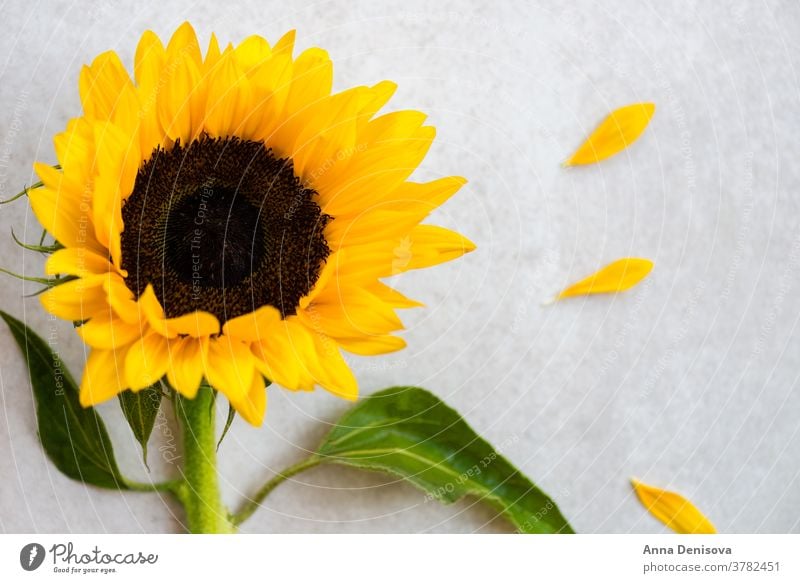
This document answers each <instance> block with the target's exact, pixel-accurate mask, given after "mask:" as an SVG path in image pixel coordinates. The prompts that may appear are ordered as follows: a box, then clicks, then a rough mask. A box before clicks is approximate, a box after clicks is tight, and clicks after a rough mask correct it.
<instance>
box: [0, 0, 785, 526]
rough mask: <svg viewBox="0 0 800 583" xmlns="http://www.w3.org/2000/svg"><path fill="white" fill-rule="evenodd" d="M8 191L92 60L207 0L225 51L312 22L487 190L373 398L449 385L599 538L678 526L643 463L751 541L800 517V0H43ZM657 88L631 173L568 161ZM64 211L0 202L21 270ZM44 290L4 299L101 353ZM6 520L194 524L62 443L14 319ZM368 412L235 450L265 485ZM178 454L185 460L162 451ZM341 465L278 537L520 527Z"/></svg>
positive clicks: (126, 52)
mask: <svg viewBox="0 0 800 583" xmlns="http://www.w3.org/2000/svg"><path fill="white" fill-rule="evenodd" d="M2 14H3V18H2V25H0V26H1V27H2V29H0V49H1V50H0V98H1V99H2V101H1V103H2V108H0V154H2V155H0V197H2V198H5V197H7V196H9V195H11V194H13V193H16V192H17V191H18V190H19V189H20V187H21V186H22V185H23V184H25V183H30V182H31V181H32V180H34V178H33V176H32V172H31V162H32V161H33V160H34V159H38V160H43V161H53V160H54V155H53V151H52V145H51V136H52V135H53V134H54V133H56V132H57V131H60V130H61V129H62V128H63V126H64V124H65V122H66V121H67V119H68V118H69V117H72V116H74V115H77V114H78V112H79V102H78V96H77V76H78V71H79V69H80V66H81V65H82V64H83V63H86V62H88V61H90V60H91V59H92V58H93V57H94V56H95V55H96V54H97V53H99V52H101V51H104V50H106V49H109V48H113V49H115V50H117V51H118V52H119V53H120V55H121V57H122V59H123V61H124V62H125V63H126V64H127V65H128V66H131V64H132V58H133V51H134V49H135V46H136V42H137V40H138V37H139V36H140V34H141V33H142V31H144V30H145V29H147V28H152V29H154V30H155V31H156V32H158V33H159V34H160V35H162V38H164V37H165V36H167V35H169V34H170V33H171V32H172V30H173V29H174V28H175V27H176V26H177V25H178V24H179V23H180V22H181V21H182V20H184V19H187V18H188V19H191V20H192V21H193V23H194V24H195V26H196V28H197V30H198V34H199V35H200V37H201V42H202V43H205V42H207V39H208V36H209V34H210V33H211V32H212V31H216V32H217V34H218V36H219V38H220V39H221V40H222V41H224V42H227V41H229V40H230V41H239V40H241V39H243V38H244V37H245V36H247V35H248V34H251V33H258V34H261V35H263V36H266V37H267V38H269V39H272V40H275V39H277V37H278V36H280V35H281V34H282V33H283V32H285V31H286V30H287V29H289V28H297V30H298V47H299V48H305V47H308V46H312V45H319V46H322V47H324V48H326V49H327V50H328V51H330V53H331V56H332V58H333V59H334V63H335V85H336V87H337V88H339V89H342V88H346V87H348V86H351V85H354V84H363V83H371V82H375V81H378V80H381V79H393V80H395V81H397V82H399V84H400V89H399V91H398V93H397V96H396V98H395V99H394V100H393V101H392V103H391V107H392V108H402V107H413V108H418V109H422V110H425V111H427V112H429V114H430V121H431V123H432V124H434V125H435V126H437V128H438V138H437V141H436V143H435V145H434V147H433V149H432V151H431V154H430V155H429V157H428V158H427V160H426V162H425V164H424V167H423V168H422V170H421V171H420V173H419V174H418V176H419V177H420V178H432V177H435V176H440V175H444V174H462V175H464V176H467V177H468V178H469V179H470V184H469V185H468V186H467V187H466V188H465V189H464V190H463V191H462V194H460V195H459V196H457V197H455V198H454V199H453V200H452V201H451V202H450V203H448V204H447V205H446V207H445V208H443V209H442V210H441V211H440V212H438V214H437V215H436V217H435V218H436V220H437V221H438V222H439V223H440V224H445V225H448V226H453V227H457V228H458V230H459V231H461V232H463V233H464V234H466V235H467V236H469V237H470V238H471V239H473V240H474V241H475V242H476V243H477V244H478V246H479V249H478V251H477V252H476V253H474V254H472V255H470V256H468V257H467V258H465V259H463V260H460V261H458V262H455V263H452V264H448V265H445V266H443V267H441V268H438V269H436V270H434V271H427V272H418V273H413V274H409V275H407V276H403V279H401V280H399V281H398V282H397V285H399V286H400V287H401V288H402V289H404V290H406V291H407V292H409V293H410V295H411V296H412V297H415V298H418V299H421V300H422V301H424V302H426V304H427V306H428V307H427V309H424V310H416V311H412V312H406V314H405V321H406V323H407V326H408V330H407V332H406V333H405V337H406V338H407V340H408V343H409V348H408V349H406V350H405V351H403V352H401V353H398V354H395V355H390V356H387V357H383V358H372V359H356V358H354V359H352V363H353V366H354V367H355V369H356V372H357V375H358V377H359V379H360V382H361V386H362V391H363V393H364V394H368V393H370V392H372V391H374V390H377V389H380V388H382V387H385V386H388V385H391V384H397V383H414V384H418V385H422V386H425V387H428V388H430V389H431V390H433V391H434V392H436V393H437V394H438V395H440V396H441V397H442V398H444V399H445V400H446V401H447V402H448V403H450V404H452V405H453V406H454V407H456V408H457V409H458V410H459V411H460V412H462V413H463V415H464V416H465V417H466V418H467V420H468V421H469V422H470V423H471V424H472V425H473V426H474V427H475V428H476V429H477V430H478V431H479V432H481V433H482V434H483V435H485V436H486V437H487V438H488V439H489V440H491V441H492V442H494V443H495V444H500V445H502V446H503V447H502V450H503V451H504V453H505V454H506V455H507V456H508V457H510V458H511V460H512V461H513V462H515V463H516V464H518V465H519V466H520V467H521V468H522V469H523V470H524V471H525V472H526V473H527V474H528V475H530V476H531V477H532V478H533V479H534V480H535V481H537V482H538V483H539V484H540V485H541V486H542V487H543V488H544V489H545V490H546V491H547V492H549V493H550V494H551V495H552V496H553V497H555V498H556V500H557V501H558V503H559V504H560V505H561V507H562V509H563V511H564V513H565V515H566V516H567V517H568V518H569V519H570V520H571V522H572V523H573V525H574V526H575V528H576V530H578V531H580V532H632V531H633V532H660V531H662V530H663V527H662V526H661V525H660V524H658V523H657V522H656V521H654V520H653V519H652V518H650V517H649V516H648V515H647V514H646V513H645V511H644V510H643V509H642V508H641V507H640V505H639V504H638V503H637V501H636V500H635V499H634V497H633V496H632V494H631V490H630V487H629V485H628V478H629V477H630V476H638V477H640V478H642V479H644V480H646V481H649V482H652V483H654V484H658V485H661V486H665V487H666V486H670V487H673V488H675V489H678V490H680V491H681V492H683V493H684V494H686V495H688V496H690V497H691V498H692V499H693V500H694V501H695V502H696V503H697V504H698V505H699V507H700V508H702V509H703V510H704V511H705V512H706V514H707V515H708V516H709V517H710V518H711V519H712V521H714V522H715V523H716V525H717V526H718V528H719V530H720V531H723V532H800V522H799V520H800V480H798V472H800V459H799V456H798V450H800V434H799V432H798V426H799V425H800V424H799V423H798V419H799V418H800V392H798V390H797V386H798V372H800V371H799V370H798V366H797V364H798V356H797V355H798V350H800V335H798V334H795V329H796V325H797V322H798V316H799V315H800V296H799V295H798V291H799V290H800V277H799V275H800V274H798V270H799V269H800V265H799V264H798V262H800V230H798V222H800V216H798V207H799V206H800V203H799V202H798V201H800V170H798V169H799V168H800V164H799V163H798V159H797V158H798V147H797V144H798V134H800V116H799V115H798V114H799V113H800V107H799V106H800V103H799V101H800V98H799V95H800V92H799V91H798V89H799V88H800V84H799V83H798V72H797V70H796V66H797V64H798V58H800V50H799V46H798V33H800V5H798V4H797V2H793V1H789V0H787V1H785V2H772V1H770V2H761V1H754V2H740V3H738V4H736V3H727V2H687V1H679V0H673V1H667V2H647V3H645V2H634V1H632V0H631V1H630V2H616V1H615V2H602V3H600V2H589V1H583V0H578V1H575V2H568V3H565V2H560V1H553V2H516V3H513V2H488V1H486V2H479V1H473V2H460V3H457V2H431V1H430V0H423V1H411V2H409V1H404V2H397V3H391V2H374V1H352V0H347V1H341V0H337V1H333V2H291V3H289V2H285V1H284V2H273V1H263V0H260V1H258V2H230V3H229V2H225V3H221V2H206V3H197V2H188V1H177V2H169V3H167V2H164V1H163V0H162V1H158V2H152V1H140V2H135V3H130V5H129V6H127V7H124V8H123V7H122V6H120V5H119V4H118V3H116V2H111V1H110V0H109V1H103V2H66V1H59V2H38V3H37V2H27V1H25V2H23V1H21V0H13V1H12V2H6V3H3V5H2ZM645 100H647V101H654V102H655V103H656V104H657V111H656V115H655V117H654V119H653V122H652V123H651V125H650V127H649V129H648V130H647V132H646V134H645V135H644V137H643V138H642V139H641V140H640V141H639V142H637V143H636V144H635V146H634V147H632V148H630V149H629V151H627V152H625V153H623V154H622V155H620V156H617V157H616V158H614V159H612V160H609V161H607V162H604V163H603V164H601V165H598V166H594V167H587V168H580V169H563V168H561V167H560V162H561V161H562V160H563V159H565V158H566V157H567V156H568V155H569V154H570V153H571V152H572V150H573V149H574V148H575V147H576V146H577V145H578V144H579V143H580V142H581V141H582V140H583V138H584V136H585V135H586V134H587V132H588V131H589V130H590V129H591V128H592V127H593V126H595V125H596V124H597V123H598V122H599V121H600V120H601V119H602V118H603V117H604V115H605V114H606V113H608V112H609V111H610V110H612V109H614V108H615V107H618V106H621V105H625V104H628V103H632V102H636V101H645ZM12 226H13V227H14V229H15V232H16V233H17V234H18V235H20V236H22V237H24V238H25V239H27V240H34V239H35V238H37V237H38V225H37V223H36V221H35V219H34V218H33V217H32V215H31V214H30V212H29V211H27V209H26V203H25V202H23V201H20V202H19V203H16V204H14V205H10V206H5V207H1V208H0V233H1V235H0V258H1V259H0V263H2V266H4V267H8V268H11V269H16V270H19V271H24V272H25V273H28V274H33V275H38V274H39V273H40V270H41V264H42V260H41V258H39V257H38V256H36V255H35V254H31V253H22V252H20V250H19V249H18V248H17V247H16V246H15V245H14V244H13V243H12V241H11V238H10V228H11V227H12ZM628 255H636V256H644V257H649V258H651V259H653V260H654V261H655V265H656V267H655V270H654V272H653V273H652V275H651V277H650V278H649V279H648V280H647V281H646V283H645V284H644V285H642V286H640V287H638V288H636V289H635V290H633V291H631V292H629V293H627V294H624V295H620V296H617V297H613V296H609V297H594V298H589V299H576V300H571V301H566V302H563V303H560V304H556V305H551V306H543V305H542V302H543V301H544V300H546V299H547V298H548V297H549V296H551V295H552V294H553V293H554V292H556V291H557V290H558V289H559V288H561V287H562V286H564V285H565V284H567V283H570V282H572V281H574V280H576V279H578V278H580V277H583V276H584V275H587V274H588V273H590V272H592V271H593V270H594V269H595V268H597V267H598V266H600V265H602V264H604V263H606V262H608V261H611V260H614V259H616V258H619V257H623V256H628ZM34 289H35V286H30V285H24V286H23V285H21V284H20V283H19V282H17V281H16V280H12V279H9V278H2V279H0V306H2V308H3V309H5V310H7V311H8V312H10V313H12V314H14V315H15V316H17V317H24V318H25V319H26V321H27V322H28V324H29V325H30V326H32V327H33V328H34V329H35V330H37V331H38V332H39V333H41V334H43V335H48V334H50V333H51V332H52V331H56V332H57V333H58V334H59V336H58V338H59V341H58V347H59V349H60V350H61V352H62V353H63V355H64V356H65V358H66V360H67V361H68V362H69V363H70V365H71V366H72V368H73V370H74V371H75V372H76V374H78V373H79V370H80V368H81V367H82V363H83V360H84V358H85V354H84V348H83V346H82V345H81V343H80V341H79V340H78V338H77V337H75V336H74V335H73V333H72V331H71V326H70V325H69V324H68V323H64V322H54V321H51V320H50V319H49V317H48V316H46V315H45V314H44V313H43V311H42V310H41V309H40V307H39V304H38V302H37V300H35V299H23V298H22V295H23V293H30V292H32V291H34ZM0 387H1V388H2V401H0V410H1V411H2V414H0V476H1V478H0V530H2V531H5V532H31V531H40V532H54V531H55V532H58V531H69V532H96V531H97V532H154V531H158V532H160V531H166V532H174V531H177V530H178V529H179V525H178V524H177V520H178V517H179V516H180V514H179V512H178V510H179V509H178V508H176V507H175V506H174V505H172V504H171V503H170V502H169V501H168V500H166V499H164V500H162V499H160V498H159V497H158V496H155V495H149V494H125V495H120V494H118V493H113V492H105V491H97V490H95V489H92V488H86V487H84V486H82V485H81V484H79V483H76V482H72V481H69V480H67V479H66V478H64V477H63V476H62V475H61V474H59V473H58V471H56V470H55V469H54V467H53V466H52V465H51V464H50V463H49V462H48V461H47V460H46V459H45V458H44V456H43V454H42V452H41V450H40V447H39V446H38V443H37V440H36V435H35V425H34V413H33V410H32V401H31V394H30V390H29V387H28V381H27V375H26V372H25V368H24V366H23V363H22V358H21V356H20V354H19V352H18V351H17V349H16V347H15V346H14V344H13V342H12V340H11V337H10V335H9V334H8V332H7V331H6V330H5V329H2V330H0ZM346 406H347V405H346V403H344V402H342V401H339V400H337V399H336V398H334V397H332V396H330V395H328V394H326V393H325V392H322V391H317V392H315V393H310V394H293V393H288V392H286V391H283V390H281V389H279V388H271V389H270V391H269V407H268V413H267V420H266V423H265V425H264V427H263V428H261V429H254V428H251V427H248V426H246V425H245V424H244V423H243V422H241V421H238V422H237V423H236V424H235V425H234V428H233V430H232V432H231V434H230V436H229V437H228V439H227V441H226V442H225V443H224V445H223V447H222V464H221V471H222V474H223V480H224V489H225V499H226V500H227V501H228V502H230V503H235V502H236V501H238V500H239V499H240V498H241V497H242V496H243V495H244V494H245V493H247V492H252V491H253V489H254V488H255V487H256V486H257V485H258V484H260V483H261V482H262V481H263V480H264V479H265V478H266V477H268V476H270V475H272V473H274V472H275V471H277V470H279V469H280V468H282V467H284V466H286V465H288V464H290V463H292V462H293V461H296V460H298V459H299V458H300V457H301V456H302V455H303V452H304V451H305V450H307V449H309V448H312V447H314V446H315V444H316V443H317V442H318V440H319V439H320V437H321V436H322V435H323V433H324V432H325V430H326V428H327V424H328V423H330V422H331V421H333V420H335V419H336V417H337V416H338V415H339V414H340V413H341V412H342V411H344V409H345V408H346ZM101 411H102V413H103V414H104V416H105V417H106V418H107V419H108V420H109V427H110V430H111V432H112V434H113V438H114V440H115V444H116V447H117V450H118V456H119V458H120V463H121V465H122V466H123V468H124V469H125V471H126V472H127V473H128V474H130V475H131V476H134V477H138V478H145V477H146V475H147V474H146V470H145V469H144V467H143V466H142V464H141V462H140V461H139V458H138V455H137V449H136V445H135V443H134V442H133V439H132V438H131V436H130V434H129V432H128V431H127V428H126V427H125V426H124V424H123V423H122V421H121V416H120V413H119V411H118V406H117V404H116V403H115V402H112V403H109V404H107V405H105V406H103V407H101ZM155 433H156V441H155V443H154V444H153V448H152V449H151V452H150V456H151V460H152V463H151V465H152V466H153V475H155V476H157V477H158V476H165V475H168V474H169V473H170V471H174V468H171V467H170V464H169V463H167V462H166V461H165V460H164V459H163V457H162V456H159V451H158V449H157V446H158V445H159V443H161V444H162V445H163V444H164V442H165V441H169V435H168V434H167V433H165V431H164V430H163V429H157V430H156V432H155ZM391 482H392V480H388V479H384V478H382V477H380V476H377V475H368V474H362V473H359V472H357V471H349V470H345V469H336V468H320V469H315V470H312V471H311V472H309V473H307V474H304V475H301V476H299V477H298V478H296V479H295V480H294V482H293V483H287V484H285V485H283V486H281V487H280V488H279V489H278V490H277V491H275V493H274V494H273V496H272V497H271V498H269V499H268V501H267V505H266V507H265V508H264V509H262V510H260V511H259V512H258V513H257V514H256V516H255V517H254V518H253V519H252V521H251V522H249V523H248V524H247V525H246V528H245V530H247V531H253V532H474V531H490V532H503V531H507V530H509V527H508V525H507V524H506V523H505V522H503V521H502V520H494V517H493V514H492V513H491V512H490V511H488V510H486V509H484V508H483V507H479V506H477V505H475V504H474V503H473V502H472V501H468V502H463V503H459V504H456V505H454V506H451V507H443V506H439V505H438V504H436V503H426V502H425V499H424V496H423V494H421V493H420V492H418V491H417V490H415V489H414V488H412V487H411V486H408V485H404V484H399V483H391Z"/></svg>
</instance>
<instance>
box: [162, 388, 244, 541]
mask: <svg viewBox="0 0 800 583" xmlns="http://www.w3.org/2000/svg"><path fill="white" fill-rule="evenodd" d="M176 405H177V406H176V411H177V415H178V420H179V422H180V425H181V432H182V435H183V456H184V465H183V474H184V480H185V487H184V488H183V491H182V492H181V494H180V496H179V498H180V500H181V502H182V503H183V506H184V509H185V510H186V518H187V522H188V529H189V532H192V533H205V534H210V533H230V532H235V530H236V529H235V527H234V526H233V524H231V522H230V520H229V519H228V511H227V510H226V509H225V507H224V506H223V504H222V499H221V498H220V492H219V478H218V476H217V451H216V438H215V435H214V418H215V409H216V408H215V406H214V390H213V389H212V388H211V387H209V386H206V385H203V386H201V387H200V390H199V391H198V392H197V396H196V397H195V398H194V399H188V398H186V397H183V396H179V397H178V398H177V400H176Z"/></svg>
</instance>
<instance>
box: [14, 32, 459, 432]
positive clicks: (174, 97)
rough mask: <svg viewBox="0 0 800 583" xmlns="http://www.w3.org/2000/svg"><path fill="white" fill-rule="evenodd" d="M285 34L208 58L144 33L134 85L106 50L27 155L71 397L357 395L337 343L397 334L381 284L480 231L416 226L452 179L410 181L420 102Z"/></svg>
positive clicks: (186, 35)
mask: <svg viewBox="0 0 800 583" xmlns="http://www.w3.org/2000/svg"><path fill="white" fill-rule="evenodd" d="M293 48H294V32H290V33H288V34H286V35H285V36H283V37H282V38H281V39H280V40H279V41H278V42H277V43H276V44H275V45H274V46H270V44H269V43H268V42H267V41H266V40H264V39H263V38H261V37H258V36H251V37H249V38H247V39H246V40H245V41H244V42H242V43H241V44H239V45H238V46H235V47H234V46H232V45H228V46H227V47H226V48H225V50H224V51H223V50H221V49H220V47H219V44H218V42H217V40H216V38H215V37H214V36H213V35H212V37H211V41H210V44H209V47H208V50H207V51H206V53H205V56H203V54H202V52H201V50H200V46H199V44H198V40H197V36H196V34H195V32H194V30H193V29H192V27H191V25H189V24H188V23H184V24H183V25H182V26H181V27H180V28H178V30H177V31H176V32H175V33H174V35H173V36H172V38H171V39H170V41H169V43H168V44H167V46H166V48H165V47H164V45H163V44H162V42H161V41H160V40H159V38H158V37H157V36H156V35H155V34H154V33H152V32H149V31H148V32H146V33H144V35H143V36H142V38H141V40H140V42H139V45H138V47H137V50H136V56H135V64H134V75H133V77H134V80H132V79H131V78H130V76H129V75H128V73H127V72H126V70H125V68H124V66H123V65H122V63H121V61H120V59H119V57H118V56H117V55H116V54H115V53H114V52H106V53H103V54H101V55H100V56H98V57H97V58H96V59H95V60H94V62H93V63H92V64H91V65H89V66H85V67H84V68H83V70H82V71H81V74H80V81H79V90H80V97H81V102H82V105H83V115H82V116H80V117H77V118H74V119H72V120H70V121H69V123H68V124H67V126H66V129H65V131H63V132H62V133H60V134H58V135H56V136H55V138H54V143H55V152H56V157H57V159H58V166H51V165H48V164H43V163H37V164H35V170H36V172H37V174H38V175H39V177H40V178H41V181H42V183H43V186H42V187H40V188H36V189H34V190H31V191H30V193H29V197H30V200H31V204H32V207H33V210H34V212H35V214H36V216H37V218H38V219H39V221H40V222H41V223H42V225H43V226H44V227H45V229H46V230H47V231H48V232H49V233H50V234H51V235H52V236H53V237H54V238H55V240H56V241H57V242H58V247H60V248H59V249H58V250H56V251H55V252H54V253H52V255H50V257H49V258H48V260H47V262H46V266H45V270H46V272H47V273H48V274H51V275H58V276H66V277H59V280H58V281H61V282H63V283H60V284H59V285H56V286H54V287H52V288H51V289H49V290H48V291H46V292H45V293H43V294H42V296H41V300H42V303H43V305H44V307H45V309H46V310H47V311H48V312H50V313H51V314H53V315H55V316H57V317H60V318H64V319H67V320H72V321H74V322H76V331H77V333H78V335H79V336H80V338H81V339H82V340H83V341H84V342H85V343H86V344H87V345H88V346H89V347H91V352H90V354H89V356H88V358H87V361H86V366H85V369H84V371H83V377H82V380H81V384H80V400H81V403H82V405H83V406H87V407H88V406H92V405H95V404H97V403H101V402H103V401H106V400H107V399H110V398H112V397H113V396H115V395H116V394H118V393H120V392H122V391H125V390H128V389H130V390H132V391H138V390H141V389H143V388H145V387H148V386H151V385H153V384H154V383H157V382H159V381H160V380H162V379H164V378H165V379H166V381H167V382H168V383H169V384H170V385H171V386H172V387H173V388H174V389H175V390H176V391H177V392H178V393H180V394H181V395H184V396H185V397H187V398H190V399H191V398H193V397H194V396H195V395H196V394H197V391H198V388H199V387H200V385H201V384H202V383H203V382H205V383H208V384H209V385H210V386H211V387H213V388H214V389H216V390H218V391H219V392H221V393H223V394H224V395H225V396H226V397H227V398H228V400H229V401H230V403H231V405H232V406H233V407H234V408H235V409H236V410H237V411H238V413H240V414H241V415H242V416H243V417H244V418H245V419H246V420H247V421H249V422H250V423H252V424H254V425H259V424H260V423H261V422H262V420H263V417H264V411H265V407H266V386H267V384H268V383H269V382H274V383H277V384H279V385H281V386H283V387H285V388H287V389H291V390H312V389H313V388H314V387H315V386H317V385H319V386H321V387H323V388H325V389H327V390H328V391H330V392H331V393H333V394H335V395H337V396H339V397H343V398H345V399H355V398H356V396H357V392H358V387H357V383H356V380H355V378H354V376H353V374H352V372H351V371H350V369H349V367H348V366H347V364H346V362H345V360H344V359H343V358H342V354H341V351H342V350H345V351H348V352H350V353H354V354H359V355H376V354H382V353H388V352H392V351H395V350H398V349H400V348H402V347H403V346H404V345H405V344H404V341H403V340H402V339H401V338H399V337H397V336H395V335H393V333H394V332H397V331H398V330H401V329H402V323H401V321H400V319H399V318H398V316H397V314H396V310H398V309H401V308H410V307H414V306H418V305H420V304H418V303H417V302H415V301H413V300H411V299H409V298H407V297H406V296H404V295H403V294H401V293H400V292H399V291H397V290H395V289H393V288H392V287H389V286H388V285H387V284H386V283H384V282H382V281H381V280H382V279H384V278H387V277H389V276H392V275H396V274H398V273H401V272H404V271H407V270H411V269H418V268H422V267H429V266H432V265H436V264H439V263H442V262H444V261H448V260H451V259H454V258H457V257H459V256H461V255H462V254H464V253H465V252H468V251H471V250H472V249H473V248H474V246H473V245H472V243H470V242H469V241H468V240H466V239H465V238H464V237H462V236H461V235H458V234H456V233H454V232H451V231H449V230H446V229H444V228H441V227H437V226H431V225H423V224H420V223H421V222H422V221H423V220H424V219H425V217H426V216H427V215H428V214H429V213H430V211H431V210H432V209H434V208H436V207H437V206H439V205H440V204H442V203H443V202H444V201H445V200H447V199H448V198H449V197H450V196H451V195H453V194H454V193H455V192H456V191H457V190H458V189H459V188H460V187H461V186H462V185H463V184H464V183H465V180H464V179H462V178H459V177H446V178H441V179H439V180H434V181H432V182H426V183H420V182H412V181H410V180H408V179H409V177H410V175H411V173H412V172H413V171H414V170H415V169H416V168H417V166H418V165H419V164H420V162H421V161H422V159H423V158H424V157H425V154H426V153H427V151H428V148H429V147H430V145H431V142H432V140H433V138H434V134H435V130H434V128H432V127H430V126H426V125H424V122H425V115H424V114H422V113H421V112H418V111H410V110H409V111H395V112H391V113H387V114H384V115H380V116H378V115H377V112H378V110H380V109H381V108H382V107H383V106H384V105H385V104H386V103H387V101H388V100H389V99H390V97H391V96H392V94H393V92H394V90H395V88H396V86H395V84H394V83H391V82H388V81H383V82H380V83H378V84H376V85H374V86H371V87H366V86H363V87H354V88H352V89H348V90H346V91H342V92H340V93H332V91H331V85H332V64H331V61H330V59H329V57H328V55H327V53H326V52H325V51H323V50H321V49H319V48H312V49H308V50H306V51H304V52H303V53H301V54H300V55H299V56H298V57H297V58H293Z"/></svg>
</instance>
